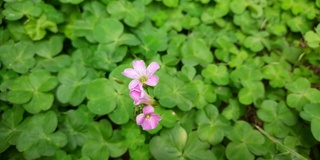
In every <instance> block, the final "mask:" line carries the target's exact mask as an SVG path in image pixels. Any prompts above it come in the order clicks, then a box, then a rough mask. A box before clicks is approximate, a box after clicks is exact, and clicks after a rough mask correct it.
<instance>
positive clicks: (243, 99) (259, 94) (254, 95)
mask: <svg viewBox="0 0 320 160" xmlns="http://www.w3.org/2000/svg"><path fill="white" fill-rule="evenodd" d="M264 93H265V90H264V85H263V84H262V83H261V82H259V81H257V82H250V81H246V82H245V84H244V88H241V89H240V91H239V93H238V98H239V101H240V103H242V104H244V105H248V104H251V103H254V102H256V101H257V100H258V99H259V98H263V97H264Z"/></svg>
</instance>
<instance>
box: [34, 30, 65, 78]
mask: <svg viewBox="0 0 320 160" xmlns="http://www.w3.org/2000/svg"><path fill="white" fill-rule="evenodd" d="M35 47H36V50H37V51H36V53H37V55H39V56H41V57H43V59H40V60H38V65H40V66H43V67H44V68H45V69H46V70H48V71H51V72H58V71H59V70H61V69H62V68H65V67H66V66H67V65H69V64H70V61H71V60H70V57H69V56H68V55H59V56H56V55H58V54H59V53H60V52H61V51H62V47H63V37H62V36H52V37H50V39H49V40H45V41H40V42H38V43H36V44H35Z"/></svg>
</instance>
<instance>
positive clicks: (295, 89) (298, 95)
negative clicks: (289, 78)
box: [285, 77, 319, 110]
mask: <svg viewBox="0 0 320 160" xmlns="http://www.w3.org/2000/svg"><path fill="white" fill-rule="evenodd" d="M310 86H311V84H310V82H309V81H308V79H306V78H302V77H299V78H298V79H296V80H295V81H293V82H290V83H287V84H286V85H285V88H286V89H288V90H289V91H291V92H292V93H290V94H288V96H287V104H288V106H290V107H294V108H296V109H298V110H302V107H303V106H304V105H305V104H307V103H308V102H309V100H308V99H310V100H313V101H318V100H317V97H318V96H319V93H318V91H315V90H313V89H310ZM310 93H311V94H310Z"/></svg>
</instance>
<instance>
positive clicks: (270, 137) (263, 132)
mask: <svg viewBox="0 0 320 160" xmlns="http://www.w3.org/2000/svg"><path fill="white" fill-rule="evenodd" d="M254 126H255V127H256V128H257V129H258V130H259V131H260V132H261V133H262V134H263V135H265V136H266V137H268V138H269V139H270V140H271V141H272V142H274V143H276V144H278V145H280V146H281V147H283V148H284V149H285V150H287V151H288V152H290V153H291V154H292V155H294V156H296V157H298V158H299V159H302V160H308V159H307V158H305V157H303V156H302V155H300V154H299V153H297V152H296V151H294V150H293V149H291V148H289V147H287V146H285V145H283V144H282V143H281V142H280V141H278V140H277V139H276V138H274V137H272V136H271V135H270V134H268V133H267V132H266V131H264V130H263V129H262V128H260V127H259V126H257V125H254Z"/></svg>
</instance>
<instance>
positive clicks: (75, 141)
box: [59, 105, 94, 150]
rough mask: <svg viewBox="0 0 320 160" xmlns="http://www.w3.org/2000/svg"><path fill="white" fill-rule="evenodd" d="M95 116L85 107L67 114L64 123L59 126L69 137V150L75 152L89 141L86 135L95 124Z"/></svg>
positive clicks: (82, 106)
mask: <svg viewBox="0 0 320 160" xmlns="http://www.w3.org/2000/svg"><path fill="white" fill-rule="evenodd" d="M93 116H94V115H93V114H91V113H90V112H88V109H87V107H86V106H84V105H81V106H80V107H79V108H78V109H77V110H69V111H67V112H66V114H65V116H64V117H63V122H62V123H60V124H59V129H60V130H61V131H62V132H63V133H65V135H66V136H67V138H68V144H67V147H68V148H69V149H71V150H74V149H76V148H77V147H78V146H83V144H84V143H85V142H86V140H87V139H88V135H87V134H86V133H87V131H88V128H89V126H90V124H91V123H92V122H93Z"/></svg>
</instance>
